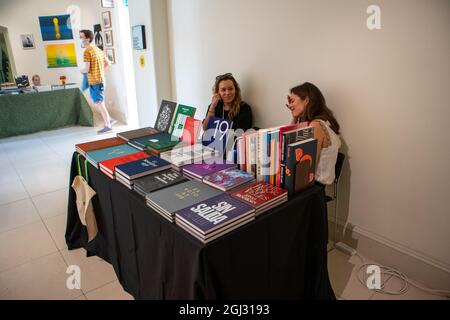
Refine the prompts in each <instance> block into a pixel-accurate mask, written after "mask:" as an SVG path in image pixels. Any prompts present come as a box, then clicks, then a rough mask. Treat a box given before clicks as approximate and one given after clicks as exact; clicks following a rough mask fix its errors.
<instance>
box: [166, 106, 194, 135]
mask: <svg viewBox="0 0 450 320" xmlns="http://www.w3.org/2000/svg"><path fill="white" fill-rule="evenodd" d="M196 110H197V108H194V107H190V106H185V105H182V104H179V105H178V108H177V112H176V114H175V120H174V121H173V125H172V130H171V132H170V133H171V134H172V135H174V136H175V137H177V138H181V135H182V133H183V128H184V125H185V123H186V119H187V118H188V117H194V115H195V111H196Z"/></svg>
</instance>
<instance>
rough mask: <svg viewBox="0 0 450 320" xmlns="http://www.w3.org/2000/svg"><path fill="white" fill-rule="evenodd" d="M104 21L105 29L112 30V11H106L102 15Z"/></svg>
mask: <svg viewBox="0 0 450 320" xmlns="http://www.w3.org/2000/svg"><path fill="white" fill-rule="evenodd" d="M102 21H103V28H104V29H108V28H112V22H111V11H105V12H103V13H102Z"/></svg>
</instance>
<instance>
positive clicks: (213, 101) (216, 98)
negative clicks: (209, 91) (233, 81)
mask: <svg viewBox="0 0 450 320" xmlns="http://www.w3.org/2000/svg"><path fill="white" fill-rule="evenodd" d="M219 101H220V95H219V94H218V93H214V94H213V96H212V98H211V107H210V108H209V112H211V113H214V112H215V110H216V107H217V104H218V103H219Z"/></svg>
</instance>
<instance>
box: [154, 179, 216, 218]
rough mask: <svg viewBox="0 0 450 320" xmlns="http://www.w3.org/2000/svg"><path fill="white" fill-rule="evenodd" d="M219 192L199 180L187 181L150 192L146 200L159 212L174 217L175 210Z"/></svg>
mask: <svg viewBox="0 0 450 320" xmlns="http://www.w3.org/2000/svg"><path fill="white" fill-rule="evenodd" d="M219 194H221V192H220V191H219V190H216V189H214V188H212V187H209V186H207V185H205V184H203V183H201V182H199V181H186V182H182V183H179V184H176V185H173V186H171V187H168V188H165V189H162V190H159V191H156V192H153V193H150V194H148V195H147V196H146V200H147V204H148V205H149V206H150V207H152V208H153V209H155V210H156V211H157V212H158V213H161V214H163V215H166V217H172V218H173V216H174V214H175V212H177V211H180V210H181V209H184V208H186V207H188V206H191V205H193V204H195V203H198V202H200V201H205V200H206V199H209V198H212V197H215V196H218V195H219Z"/></svg>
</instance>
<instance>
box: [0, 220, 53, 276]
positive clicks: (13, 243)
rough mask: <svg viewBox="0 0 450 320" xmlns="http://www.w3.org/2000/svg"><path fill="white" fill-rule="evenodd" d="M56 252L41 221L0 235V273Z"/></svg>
mask: <svg viewBox="0 0 450 320" xmlns="http://www.w3.org/2000/svg"><path fill="white" fill-rule="evenodd" d="M56 251H58V248H57V247H56V246H55V244H54V242H53V240H52V238H51V237H50V234H49V233H48V231H47V229H46V228H45V226H44V224H43V222H42V221H38V222H34V223H31V224H28V225H26V226H23V227H20V228H16V229H13V230H10V231H6V232H3V233H1V234H0V272H1V271H4V270H6V269H9V268H13V267H16V266H18V265H21V264H23V263H26V262H29V261H31V260H34V259H37V258H40V257H43V256H46V255H49V254H51V253H54V252H56Z"/></svg>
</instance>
